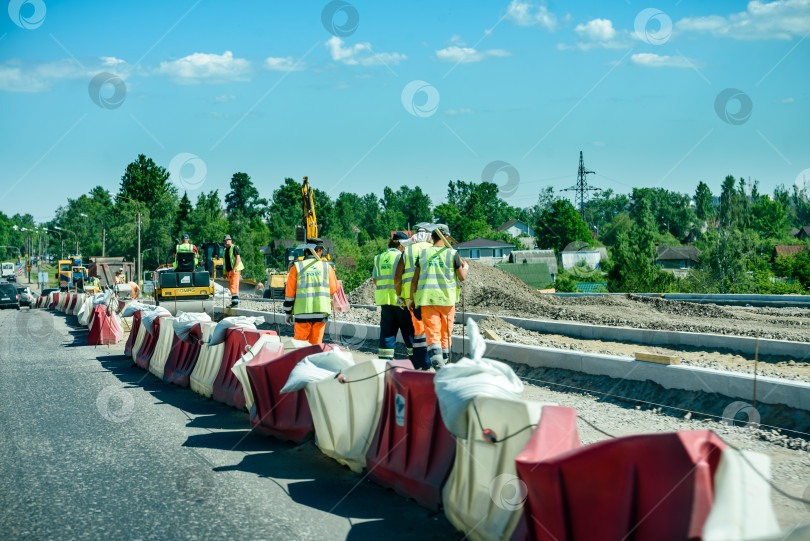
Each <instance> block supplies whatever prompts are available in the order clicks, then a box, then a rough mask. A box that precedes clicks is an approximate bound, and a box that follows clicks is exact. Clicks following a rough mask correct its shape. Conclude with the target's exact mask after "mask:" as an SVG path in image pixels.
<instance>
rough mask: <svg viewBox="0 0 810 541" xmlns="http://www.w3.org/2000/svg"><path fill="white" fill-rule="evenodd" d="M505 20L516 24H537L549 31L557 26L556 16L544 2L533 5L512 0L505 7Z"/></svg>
mask: <svg viewBox="0 0 810 541" xmlns="http://www.w3.org/2000/svg"><path fill="white" fill-rule="evenodd" d="M506 20H507V21H510V22H512V23H514V24H516V25H518V26H539V27H541V28H545V29H546V30H551V31H554V30H555V29H556V28H557V16H556V15H554V14H553V13H552V12H550V11H549V10H548V6H547V5H546V4H545V2H543V3H540V4H537V5H535V4H533V3H531V2H521V1H520V0H512V2H511V3H510V4H509V7H508V8H507V9H506Z"/></svg>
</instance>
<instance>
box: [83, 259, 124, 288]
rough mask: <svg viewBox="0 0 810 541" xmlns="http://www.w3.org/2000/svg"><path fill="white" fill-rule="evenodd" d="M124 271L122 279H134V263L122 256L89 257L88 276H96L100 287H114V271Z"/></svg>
mask: <svg viewBox="0 0 810 541" xmlns="http://www.w3.org/2000/svg"><path fill="white" fill-rule="evenodd" d="M119 270H120V271H124V281H127V280H134V279H135V263H133V262H131V261H127V260H126V258H123V257H98V256H96V257H91V258H90V265H89V266H88V269H87V271H88V274H89V275H90V276H98V282H99V286H101V288H102V289H104V288H112V287H115V273H116V272H118V271H119Z"/></svg>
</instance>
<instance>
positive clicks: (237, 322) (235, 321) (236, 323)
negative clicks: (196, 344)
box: [208, 316, 264, 347]
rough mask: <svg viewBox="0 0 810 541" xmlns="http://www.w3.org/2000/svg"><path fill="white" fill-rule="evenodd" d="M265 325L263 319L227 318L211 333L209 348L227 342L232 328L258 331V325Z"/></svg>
mask: <svg viewBox="0 0 810 541" xmlns="http://www.w3.org/2000/svg"><path fill="white" fill-rule="evenodd" d="M262 323H264V318H263V317H250V316H233V317H226V318H224V319H223V320H222V321H220V322H219V323H217V326H216V328H215V329H214V332H213V333H211V341H210V342H209V343H208V347H212V346H216V345H218V344H221V343H222V342H224V341H225V333H226V332H227V331H228V329H230V328H231V327H238V328H240V329H254V330H255V329H256V325H261V324H262Z"/></svg>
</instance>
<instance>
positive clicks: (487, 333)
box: [484, 329, 503, 342]
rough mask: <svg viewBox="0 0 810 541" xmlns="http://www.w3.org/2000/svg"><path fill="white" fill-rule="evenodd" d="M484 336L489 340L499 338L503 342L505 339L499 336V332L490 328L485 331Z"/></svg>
mask: <svg viewBox="0 0 810 541" xmlns="http://www.w3.org/2000/svg"><path fill="white" fill-rule="evenodd" d="M484 338H486V339H487V340H497V341H499V342H503V340H501V337H500V336H498V335H497V333H495V331H490V330H489V329H486V330H485V331H484Z"/></svg>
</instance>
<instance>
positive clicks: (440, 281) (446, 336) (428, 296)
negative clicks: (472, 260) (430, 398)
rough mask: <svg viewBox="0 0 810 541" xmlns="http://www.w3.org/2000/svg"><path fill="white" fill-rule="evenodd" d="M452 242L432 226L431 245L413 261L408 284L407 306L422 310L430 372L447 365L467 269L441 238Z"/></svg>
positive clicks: (447, 234)
mask: <svg viewBox="0 0 810 541" xmlns="http://www.w3.org/2000/svg"><path fill="white" fill-rule="evenodd" d="M439 232H441V233H442V235H444V238H445V239H447V240H448V242H453V241H452V237H451V236H450V229H449V228H448V227H447V226H446V225H445V224H436V225H435V226H434V228H433V229H432V231H431V240H432V241H433V245H432V246H430V247H429V248H425V249H424V250H422V251H421V252H420V253H419V255H418V256H417V258H416V270H415V271H414V275H413V280H411V302H410V304H411V305H412V306H414V308H416V309H421V310H422V322H423V323H424V324H425V339H426V342H427V350H428V356H429V357H430V363H431V365H432V366H433V368H434V369H436V370H439V369H441V368H443V367H444V366H445V365H446V364H447V363H448V362H449V361H450V346H451V339H452V335H453V320H454V319H455V317H456V303H457V302H458V298H459V293H460V289H461V288H460V285H459V282H462V281H464V280H465V279H466V278H467V270H468V269H469V266H468V265H467V263H466V262H464V261H462V259H461V256H459V255H458V252H456V251H455V250H453V249H452V248H451V247H450V246H447V245H445V243H444V241H443V240H442V236H441V235H439Z"/></svg>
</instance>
